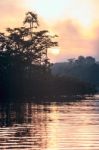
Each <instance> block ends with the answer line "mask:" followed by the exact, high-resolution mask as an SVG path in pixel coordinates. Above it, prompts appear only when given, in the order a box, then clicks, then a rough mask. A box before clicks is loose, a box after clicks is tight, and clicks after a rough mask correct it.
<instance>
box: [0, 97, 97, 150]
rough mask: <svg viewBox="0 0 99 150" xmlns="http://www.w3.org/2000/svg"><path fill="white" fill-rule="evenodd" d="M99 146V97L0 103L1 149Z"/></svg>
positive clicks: (67, 149)
mask: <svg viewBox="0 0 99 150" xmlns="http://www.w3.org/2000/svg"><path fill="white" fill-rule="evenodd" d="M8 149H9V150H99V100H98V98H95V99H93V100H90V99H89V100H82V101H79V102H70V103H66V102H62V103H49V104H34V103H16V104H13V103H10V104H2V105H1V104H0V150H8Z"/></svg>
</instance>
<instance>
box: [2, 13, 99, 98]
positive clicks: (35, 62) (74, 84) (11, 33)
mask: <svg viewBox="0 0 99 150" xmlns="http://www.w3.org/2000/svg"><path fill="white" fill-rule="evenodd" d="M23 24H24V25H23V26H22V27H20V28H14V29H12V28H7V32H6V34H5V33H0V101H6V100H8V99H9V100H10V99H13V101H14V99H16V100H17V99H19V98H20V100H21V99H29V98H30V99H31V98H32V99H36V98H38V99H39V98H43V99H45V98H48V99H49V98H50V97H51V98H57V97H61V98H62V97H63V98H65V99H68V100H69V99H71V98H73V99H77V98H78V99H81V98H83V97H84V95H94V94H95V93H96V85H94V84H92V83H90V82H86V81H82V80H81V79H79V78H77V77H76V76H74V77H72V76H69V75H67V76H66V75H62V76H58V75H53V74H52V70H51V68H52V64H51V63H50V60H49V58H48V54H47V50H48V48H51V47H54V46H55V47H56V46H58V43H57V42H56V38H57V35H54V36H51V35H50V34H49V32H48V31H47V30H42V31H39V30H38V28H39V21H38V16H37V14H35V13H33V12H27V13H26V17H25V19H24V22H23ZM83 73H84V72H83ZM64 95H65V96H64ZM33 97H34V98H33ZM57 100H58V99H57ZM34 101H35V100H34Z"/></svg>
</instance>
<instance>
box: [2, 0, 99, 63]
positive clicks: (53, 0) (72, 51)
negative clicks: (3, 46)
mask: <svg viewBox="0 0 99 150" xmlns="http://www.w3.org/2000/svg"><path fill="white" fill-rule="evenodd" d="M28 10H31V11H35V12H36V13H37V14H38V16H39V17H40V20H41V27H44V29H48V30H49V31H51V32H52V33H56V34H58V36H59V37H58V42H59V48H58V49H57V48H55V49H52V50H50V51H49V57H50V59H51V61H53V62H55V61H65V60H66V59H68V58H71V57H72V58H73V57H77V56H79V55H84V56H86V55H93V56H94V57H96V58H98V57H99V52H98V51H99V50H98V49H99V1H98V0H16V1H14V0H2V1H0V30H1V32H2V30H3V31H4V30H5V29H6V28H7V27H14V26H20V25H22V21H23V18H24V16H25V12H27V11H28Z"/></svg>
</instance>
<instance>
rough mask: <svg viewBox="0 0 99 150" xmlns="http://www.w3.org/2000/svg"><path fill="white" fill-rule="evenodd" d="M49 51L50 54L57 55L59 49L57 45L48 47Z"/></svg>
mask: <svg viewBox="0 0 99 150" xmlns="http://www.w3.org/2000/svg"><path fill="white" fill-rule="evenodd" d="M49 53H50V54H52V55H59V54H60V49H59V48H57V47H54V48H50V49H49Z"/></svg>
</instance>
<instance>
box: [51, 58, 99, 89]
mask: <svg viewBox="0 0 99 150" xmlns="http://www.w3.org/2000/svg"><path fill="white" fill-rule="evenodd" d="M52 73H53V74H54V75H58V76H70V77H74V78H77V79H79V80H81V81H84V82H87V83H90V84H92V85H94V86H96V87H97V89H98V88H99V63H98V62H97V61H96V60H95V58H93V57H91V56H87V57H84V56H79V57H78V58H77V59H74V58H73V59H69V60H68V61H67V62H64V63H57V64H54V65H53V67H52Z"/></svg>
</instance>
